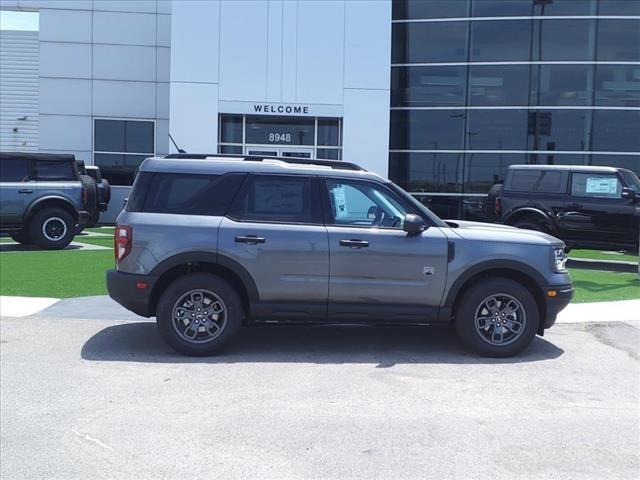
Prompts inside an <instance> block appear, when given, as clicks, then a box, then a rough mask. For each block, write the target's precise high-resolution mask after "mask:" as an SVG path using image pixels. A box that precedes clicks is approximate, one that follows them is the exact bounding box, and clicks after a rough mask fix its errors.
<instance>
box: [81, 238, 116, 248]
mask: <svg viewBox="0 0 640 480" xmlns="http://www.w3.org/2000/svg"><path fill="white" fill-rule="evenodd" d="M73 241H74V242H77V243H89V244H91V245H99V246H101V247H109V248H111V249H113V237H82V236H80V237H76V238H74V239H73Z"/></svg>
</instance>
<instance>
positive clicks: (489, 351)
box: [455, 277, 540, 357]
mask: <svg viewBox="0 0 640 480" xmlns="http://www.w3.org/2000/svg"><path fill="white" fill-rule="evenodd" d="M499 294H502V295H509V296H511V297H513V298H515V299H516V300H517V301H518V302H520V304H521V305H522V307H523V309H524V312H525V316H526V317H525V318H526V320H525V324H524V327H523V330H522V333H521V334H520V336H519V337H517V338H516V339H515V340H514V341H513V342H512V343H509V344H506V345H493V344H491V343H489V342H488V341H487V340H485V339H484V338H483V337H482V336H481V333H480V331H479V329H478V328H476V312H477V311H478V309H479V307H480V305H481V304H482V303H483V300H485V299H486V298H487V297H490V296H492V295H499ZM539 323H540V311H539V309H538V304H537V303H536V301H535V299H534V297H533V295H532V294H531V292H529V290H528V289H527V288H526V287H525V286H523V285H522V284H520V283H518V282H516V281H514V280H511V279H508V278H501V277H490V278H486V279H483V280H482V281H480V282H478V283H476V284H474V285H473V286H471V288H469V289H468V290H466V291H464V292H463V293H462V295H461V296H460V297H459V299H458V304H457V305H456V306H455V327H456V331H457V332H458V336H459V338H460V340H461V341H462V343H463V344H464V345H465V346H466V347H467V348H469V349H471V350H473V351H475V352H476V353H478V354H480V355H482V356H485V357H510V356H512V355H515V354H517V353H519V352H521V351H522V350H524V349H525V348H527V347H528V346H529V345H530V344H531V342H532V341H533V339H534V337H535V336H536V332H537V331H538V325H539Z"/></svg>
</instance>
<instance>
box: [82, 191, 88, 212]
mask: <svg viewBox="0 0 640 480" xmlns="http://www.w3.org/2000/svg"><path fill="white" fill-rule="evenodd" d="M87 195H88V193H87V187H82V205H83V206H85V207H86V206H87V202H88V198H87Z"/></svg>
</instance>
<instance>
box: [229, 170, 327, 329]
mask: <svg viewBox="0 0 640 480" xmlns="http://www.w3.org/2000/svg"><path fill="white" fill-rule="evenodd" d="M218 251H219V254H220V255H224V256H226V257H228V258H229V259H230V260H233V261H234V262H236V263H239V264H240V265H241V266H242V267H244V269H245V270H246V271H247V272H248V274H249V275H250V276H251V278H252V279H253V282H254V283H255V286H256V289H257V294H258V298H257V299H254V301H253V302H252V305H251V309H252V312H251V313H252V317H254V318H256V319H258V320H271V319H273V320H286V319H288V318H292V319H293V318H295V319H296V320H304V319H308V320H309V321H312V320H318V319H324V318H325V317H326V309H327V296H328V289H329V244H328V239H327V231H326V228H325V227H324V226H323V225H322V215H321V208H320V200H319V194H318V180H317V178H315V177H302V176H287V175H257V174H256V175H250V176H249V177H248V178H247V180H246V181H245V183H244V185H243V187H242V190H241V191H240V192H239V193H238V195H237V197H236V200H235V201H234V205H233V206H232V207H231V209H230V211H229V213H228V214H227V216H226V217H225V218H224V219H223V220H222V223H221V224H220V230H219V234H218Z"/></svg>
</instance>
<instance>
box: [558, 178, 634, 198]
mask: <svg viewBox="0 0 640 480" xmlns="http://www.w3.org/2000/svg"><path fill="white" fill-rule="evenodd" d="M621 192H622V185H621V184H620V181H619V180H618V177H617V176H615V175H602V174H593V173H574V174H573V175H572V176H571V195H572V196H574V197H605V198H620V193H621Z"/></svg>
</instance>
